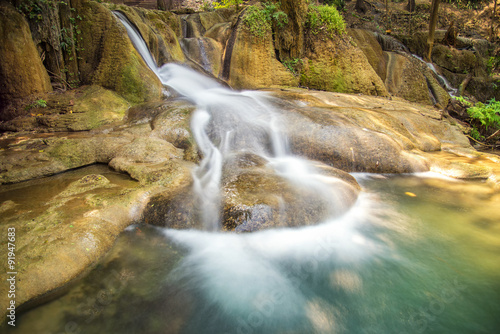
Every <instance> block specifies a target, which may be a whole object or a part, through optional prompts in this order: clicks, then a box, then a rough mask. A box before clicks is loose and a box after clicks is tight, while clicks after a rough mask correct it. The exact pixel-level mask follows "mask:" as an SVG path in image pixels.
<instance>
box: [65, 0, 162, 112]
mask: <svg viewBox="0 0 500 334" xmlns="http://www.w3.org/2000/svg"><path fill="white" fill-rule="evenodd" d="M73 5H74V6H75V8H76V9H77V10H78V12H79V15H80V16H82V17H85V19H84V20H82V22H81V23H80V29H81V32H82V33H81V35H82V36H85V38H83V39H82V40H81V42H79V45H80V49H81V50H82V51H81V54H80V57H81V60H80V61H79V63H78V67H79V70H80V73H81V74H80V75H81V81H82V83H83V84H95V85H100V86H103V87H104V88H107V89H111V90H114V91H116V92H117V93H118V94H120V95H121V96H123V97H124V98H125V99H127V100H128V101H130V102H132V103H140V102H144V101H148V100H153V99H158V98H159V97H161V94H162V85H161V83H160V80H159V79H158V78H157V77H156V75H155V74H154V73H153V72H152V71H151V70H150V69H149V68H148V67H147V65H146V64H145V63H144V61H143V60H142V58H141V56H140V55H139V54H138V53H137V51H136V50H135V48H134V46H133V45H132V43H131V42H130V39H129V37H128V35H127V32H126V30H125V28H124V27H123V25H122V24H121V23H120V22H118V20H117V19H116V18H115V17H114V15H113V14H112V13H111V11H110V10H109V9H107V8H106V7H104V6H103V5H102V4H100V3H97V2H94V1H83V0H77V1H75V3H74V4H73Z"/></svg>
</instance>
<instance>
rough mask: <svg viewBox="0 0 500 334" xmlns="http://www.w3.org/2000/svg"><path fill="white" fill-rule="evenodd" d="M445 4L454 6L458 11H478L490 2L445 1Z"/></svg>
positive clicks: (487, 0)
mask: <svg viewBox="0 0 500 334" xmlns="http://www.w3.org/2000/svg"><path fill="white" fill-rule="evenodd" d="M446 2H447V3H449V4H453V5H455V6H456V7H457V8H458V9H480V8H482V7H483V6H484V5H485V4H488V3H489V2H490V0H446Z"/></svg>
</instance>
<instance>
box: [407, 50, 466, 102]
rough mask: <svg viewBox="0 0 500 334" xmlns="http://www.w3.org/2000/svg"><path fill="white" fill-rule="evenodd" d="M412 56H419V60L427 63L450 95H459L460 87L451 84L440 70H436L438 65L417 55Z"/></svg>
mask: <svg viewBox="0 0 500 334" xmlns="http://www.w3.org/2000/svg"><path fill="white" fill-rule="evenodd" d="M412 56H413V57H415V58H417V59H418V60H420V61H421V62H422V63H424V64H425V65H427V67H428V68H429V69H430V70H431V71H432V72H433V73H434V75H436V77H437V79H438V81H439V83H440V84H441V85H442V86H443V87H444V89H446V91H447V92H448V94H450V96H455V95H457V92H458V89H456V88H453V87H452V86H451V85H450V83H449V82H448V80H446V78H445V77H444V76H442V75H441V74H439V73H438V71H437V70H436V67H435V66H434V64H433V63H428V62H426V61H425V60H423V59H422V58H421V57H419V56H417V55H414V54H412Z"/></svg>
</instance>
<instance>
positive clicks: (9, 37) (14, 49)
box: [0, 2, 52, 120]
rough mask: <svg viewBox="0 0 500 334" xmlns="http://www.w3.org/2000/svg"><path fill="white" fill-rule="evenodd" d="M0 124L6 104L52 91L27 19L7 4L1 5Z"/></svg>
mask: <svg viewBox="0 0 500 334" xmlns="http://www.w3.org/2000/svg"><path fill="white" fill-rule="evenodd" d="M0 38H1V40H2V43H0V59H2V61H1V64H0V120H6V119H11V118H13V117H15V116H17V114H10V115H4V114H3V113H2V109H3V107H5V106H6V105H7V103H8V101H9V100H11V99H16V98H23V97H26V96H29V95H32V94H36V93H44V92H48V91H51V90H52V86H51V84H50V79H49V75H48V74H47V71H46V70H45V67H44V66H43V63H42V60H41V59H40V55H39V54H38V51H37V49H36V47H35V45H34V43H33V40H32V38H31V32H30V29H29V26H28V23H27V21H26V19H25V18H24V17H23V16H22V15H21V14H19V12H18V11H17V10H16V9H15V8H14V7H12V5H10V4H9V3H7V2H0Z"/></svg>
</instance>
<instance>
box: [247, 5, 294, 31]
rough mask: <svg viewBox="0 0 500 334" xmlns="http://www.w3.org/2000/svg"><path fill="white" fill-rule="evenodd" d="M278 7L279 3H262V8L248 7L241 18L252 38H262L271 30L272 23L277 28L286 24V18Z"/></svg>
mask: <svg viewBox="0 0 500 334" xmlns="http://www.w3.org/2000/svg"><path fill="white" fill-rule="evenodd" d="M279 6H280V3H270V2H265V3H263V4H262V7H258V6H250V7H248V9H247V11H246V13H245V16H244V17H243V22H244V23H245V25H246V26H247V27H248V29H249V30H250V32H251V33H252V34H253V35H254V36H257V37H259V38H263V37H265V36H266V33H267V32H268V31H269V30H271V28H272V24H273V23H274V24H276V26H277V27H278V28H282V27H284V25H285V24H287V23H288V16H287V15H286V14H285V13H284V12H283V11H281V10H280V9H279Z"/></svg>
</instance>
